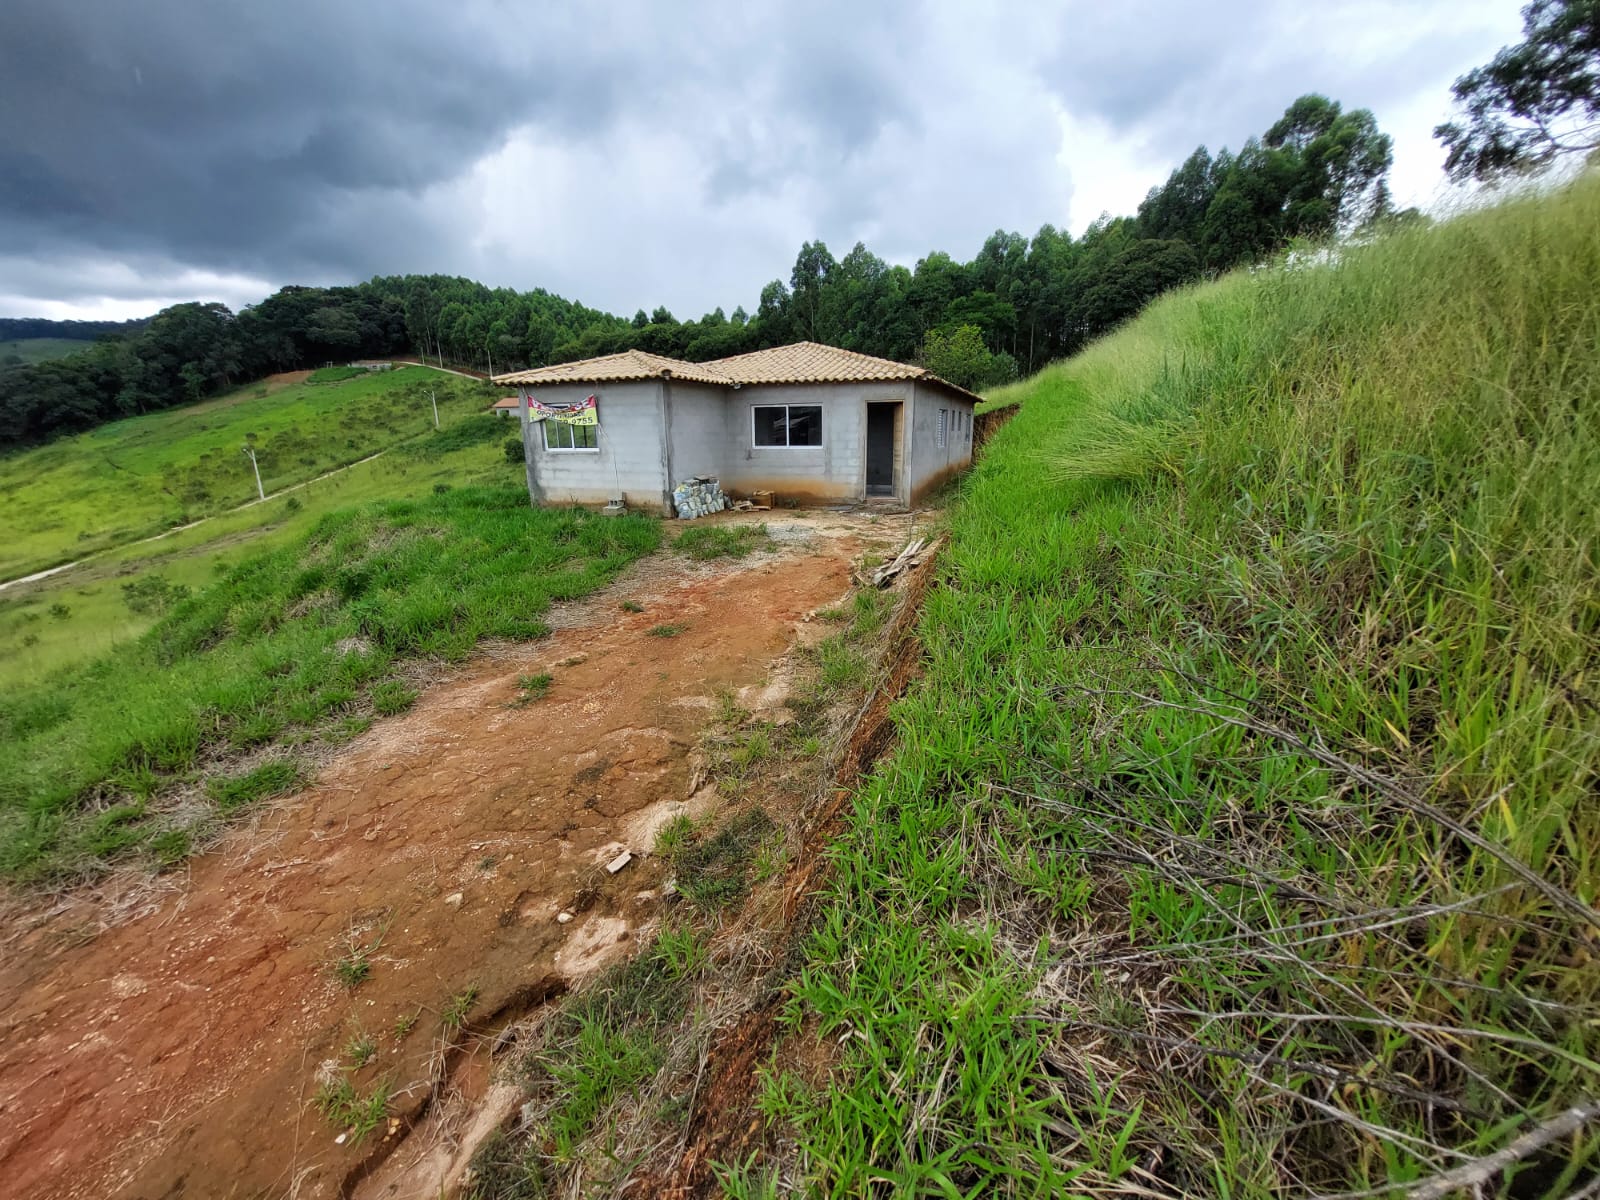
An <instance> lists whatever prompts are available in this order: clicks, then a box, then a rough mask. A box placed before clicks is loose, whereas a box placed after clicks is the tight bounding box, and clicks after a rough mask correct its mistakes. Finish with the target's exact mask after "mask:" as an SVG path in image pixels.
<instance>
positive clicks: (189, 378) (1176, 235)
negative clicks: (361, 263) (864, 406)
mask: <svg viewBox="0 0 1600 1200" xmlns="http://www.w3.org/2000/svg"><path fill="white" fill-rule="evenodd" d="M1390 161H1391V150H1390V139H1389V138H1388V137H1387V136H1386V135H1385V134H1383V133H1382V132H1380V130H1379V129H1378V127H1377V123H1376V121H1375V120H1374V118H1373V116H1372V114H1371V113H1370V112H1369V111H1367V110H1365V109H1357V110H1354V111H1350V112H1346V111H1344V110H1343V108H1342V107H1341V105H1340V104H1339V103H1337V102H1336V101H1333V100H1330V99H1327V98H1326V97H1323V96H1317V95H1308V96H1303V97H1301V98H1300V99H1298V100H1296V101H1295V102H1294V103H1293V104H1291V105H1290V106H1289V108H1288V109H1287V110H1286V111H1285V113H1284V114H1283V116H1282V118H1280V119H1279V120H1278V121H1277V122H1275V123H1274V124H1273V125H1272V127H1271V128H1270V129H1268V130H1267V131H1266V132H1265V133H1264V134H1263V135H1262V136H1260V137H1259V138H1251V139H1250V140H1249V141H1247V142H1246V143H1245V144H1244V146H1243V147H1241V148H1240V149H1239V150H1238V151H1237V152H1230V151H1228V150H1225V149H1224V150H1222V151H1220V152H1218V153H1216V154H1212V153H1210V152H1209V151H1208V150H1207V149H1206V147H1204V146H1201V147H1199V148H1198V149H1196V150H1195V151H1194V153H1193V154H1191V155H1190V156H1189V157H1188V158H1187V159H1186V160H1185V161H1184V162H1183V163H1182V164H1181V165H1180V166H1179V167H1177V169H1175V170H1174V171H1173V172H1172V174H1171V175H1170V177H1169V178H1168V179H1167V180H1166V182H1165V183H1163V184H1161V185H1159V186H1157V187H1155V188H1152V189H1151V191H1150V193H1149V194H1148V195H1147V196H1146V198H1145V200H1144V202H1143V203H1142V204H1140V206H1139V209H1138V212H1137V213H1135V214H1133V215H1131V216H1123V217H1115V218H1113V217H1111V216H1109V215H1106V216H1103V217H1102V218H1101V219H1100V220H1098V221H1096V222H1095V223H1094V224H1093V225H1091V226H1090V227H1089V228H1088V229H1087V230H1086V231H1085V232H1084V234H1083V235H1082V236H1081V237H1078V238H1074V237H1072V236H1071V235H1070V234H1068V233H1065V232H1062V231H1060V230H1058V229H1056V228H1055V227H1054V226H1051V225H1046V226H1044V227H1043V228H1041V229H1040V230H1039V231H1038V232H1037V233H1036V234H1034V236H1033V237H1032V238H1028V237H1025V236H1023V235H1022V234H1020V233H1007V232H1004V231H998V232H996V233H995V234H993V235H992V236H991V237H990V238H989V239H988V240H987V241H985V242H984V244H983V247H982V248H981V249H980V250H979V251H978V253H977V255H976V257H974V258H973V259H972V261H971V262H960V261H958V260H956V259H954V258H952V257H951V256H950V255H949V254H946V253H943V252H934V253H931V254H929V255H928V256H927V257H925V258H923V259H921V260H920V261H919V262H918V263H917V264H916V266H915V268H914V269H910V270H908V269H907V268H905V267H902V266H891V265H889V264H888V263H886V262H884V260H883V259H881V258H879V257H877V256H876V255H874V254H873V253H872V252H871V251H869V250H868V249H867V248H866V247H865V246H864V245H861V244H859V243H858V244H857V245H856V246H855V247H854V248H852V249H851V250H850V252H849V253H847V254H846V255H845V256H844V257H843V258H842V259H836V258H835V257H834V256H833V254H832V253H830V252H829V250H828V248H827V246H825V245H824V244H823V243H822V242H820V241H819V242H807V243H806V244H805V245H804V246H802V247H801V249H800V253H799V256H798V257H797V258H796V260H795V264H794V269H793V270H792V271H791V272H790V276H789V281H788V283H784V282H783V281H782V280H774V281H773V282H771V283H769V284H768V285H767V286H766V287H765V288H764V289H762V292H761V296H760V300H759V303H758V305H757V308H756V311H755V312H754V313H753V314H751V313H747V312H746V311H745V310H744V309H743V308H742V307H741V308H736V309H735V310H734V311H733V313H732V315H727V314H725V313H724V312H723V310H722V309H721V308H718V309H717V310H715V311H714V312H712V313H709V314H707V315H706V316H704V317H701V318H700V319H699V320H696V321H678V320H676V319H675V318H674V317H673V315H672V314H671V313H670V312H668V311H667V310H666V309H665V308H657V309H655V311H654V312H652V313H646V312H645V311H643V310H642V309H641V310H640V311H639V312H638V313H636V314H635V315H634V317H633V318H632V319H631V320H628V319H625V318H622V317H618V316H613V315H611V314H608V313H604V312H600V311H597V310H595V309H591V308H586V307H585V306H583V305H581V304H577V303H574V302H572V301H569V300H565V299H562V298H561V297H559V296H555V295H552V294H550V293H549V292H546V291H544V290H542V289H535V290H533V291H529V292H518V291H516V290H514V289H510V288H489V287H485V286H484V285H482V284H479V283H474V282H472V281H470V280H466V279H459V278H451V277H446V276H438V275H428V276H417V275H407V276H393V277H379V278H375V279H372V280H369V281H367V282H366V283H362V284H359V285H356V286H352V287H328V288H323V287H285V288H283V289H282V290H281V291H279V292H277V293H275V294H274V295H272V296H270V297H268V298H267V299H266V300H263V301H262V302H261V303H260V304H256V305H252V306H250V307H248V308H246V309H244V310H243V311H241V312H239V313H233V312H231V311H230V310H229V309H228V308H227V307H226V306H225V305H222V304H216V303H210V304H206V303H191V304H179V305H175V306H173V307H172V308H168V309H165V310H163V311H162V312H160V313H159V314H157V315H156V316H155V317H154V318H152V319H150V320H149V321H148V322H133V323H129V326H128V327H127V328H123V329H118V330H106V331H98V332H100V333H101V336H100V337H99V338H98V340H96V341H95V342H93V343H92V344H91V345H90V346H89V347H88V348H87V349H85V350H84V351H83V352H82V353H79V354H74V355H71V356H70V357H67V358H64V359H59V360H56V361H52V362H45V363H39V364H37V365H33V366H17V365H13V366H10V367H6V368H0V446H12V445H18V444H23V443H29V442H37V441H42V440H46V439H48V438H51V437H54V436H57V435H59V434H62V433H67V432H72V431H75V430H81V429H85V428H88V427H90V426H93V425H95V424H98V423H100V422H103V421H108V420H113V419H115V418H118V417H123V416H130V415H133V414H136V413H142V412H148V411H151V410H153V409H160V408H167V407H170V406H173V405H177V404H184V403H189V402H192V401H195V400H200V399H203V398H204V397H206V396H210V395H214V394H216V393H217V392H220V391H222V390H224V389H226V388H229V387H231V386H235V385H237V384H239V383H241V382H246V381H249V380H252V379H257V378H260V377H262V376H264V375H267V374H271V373H273V372H277V371H286V370H294V369H296V368H300V367H307V366H320V365H322V364H323V363H326V362H330V361H334V362H343V361H347V360H349V359H352V358H362V357H372V356H387V355H396V354H420V355H423V356H425V357H428V358H430V359H434V360H437V361H441V362H446V363H451V364H456V365H466V366H473V367H478V368H486V367H488V366H489V365H490V364H491V363H492V365H493V368H494V370H496V371H505V370H511V369H517V368H522V367H527V366H537V365H541V364H544V363H550V362H564V361H570V360H572V359H577V358H586V357H589V356H591V355H597V354H609V353H614V352H617V351H619V350H624V349H628V348H630V347H638V348H640V349H643V350H648V351H651V352H654V353H657V354H665V355H670V356H673V357H677V358H685V359H691V360H700V361H703V360H706V359H712V358H720V357H723V356H725V355H729V354H739V353H742V352H744V351H747V350H756V349H762V348H764V347H768V346H775V345H782V344H784V343H787V342H791V341H796V340H811V341H818V342H826V343H829V344H832V345H837V346H842V347H844V348H846V349H851V350H859V351H861V352H863V353H867V354H876V355H880V356H882V357H885V358H893V359H899V360H903V361H913V360H915V361H922V362H924V363H926V364H927V365H928V366H929V367H930V368H931V369H932V370H934V371H935V372H936V373H938V374H940V375H943V376H945V377H946V378H948V379H950V380H952V381H953V382H956V383H960V384H963V385H965V386H968V387H983V386H987V385H989V384H993V383H998V382H1003V381H1004V380H1006V379H1009V378H1011V377H1013V376H1014V375H1016V374H1018V373H1019V372H1031V371H1033V370H1036V369H1037V368H1039V367H1040V366H1042V365H1044V364H1045V363H1046V362H1049V361H1050V360H1052V359H1055V358H1060V357H1062V356H1063V355H1067V354H1071V353H1072V352H1073V351H1075V350H1077V349H1078V348H1079V347H1081V346H1082V345H1083V344H1084V343H1086V342H1088V341H1089V340H1091V339H1093V338H1095V337H1098V336H1099V335H1101V334H1103V333H1105V332H1107V331H1108V330H1110V329H1112V328H1114V327H1115V326H1117V325H1119V324H1120V323H1122V322H1123V321H1125V320H1127V319H1128V318H1129V317H1131V316H1132V315H1133V314H1134V313H1136V312H1137V311H1138V310H1139V309H1140V308H1141V307H1143V306H1144V304H1145V303H1146V302H1148V301H1149V300H1150V299H1151V298H1152V297H1154V296H1156V295H1158V294H1160V293H1161V292H1164V291H1166V290H1168V289H1170V288H1173V287H1177V286H1179V285H1182V284H1184V283H1188V282H1191V281H1193V280H1195V279H1198V278H1201V277H1203V276H1206V275H1210V274H1215V273H1217V272H1220V271H1225V270H1228V269H1229V268H1232V267H1235V266H1238V265H1240V264H1245V263H1250V262H1255V261H1259V260H1261V259H1264V258H1266V257H1269V256H1270V255H1272V254H1273V253H1275V252H1277V251H1278V250H1280V249H1282V248H1283V247H1284V246H1286V245H1288V244H1289V243H1290V242H1291V241H1294V240H1295V239H1302V238H1304V239H1326V238H1329V237H1333V236H1336V235H1338V234H1341V233H1347V232H1349V231H1351V230H1354V229H1358V228H1362V227H1365V226H1368V225H1370V224H1372V223H1373V222H1376V221H1380V220H1392V219H1398V218H1397V215H1396V214H1394V213H1393V212H1392V211H1391V205H1390V201H1389V193H1388V188H1387V183H1386V180H1387V176H1388V171H1389V166H1390ZM9 324H11V325H28V324H30V322H28V321H26V320H24V321H21V322H16V321H13V322H10V323H9ZM13 336H37V335H13ZM52 336H62V335H61V334H60V333H59V332H57V333H55V334H53V335H52Z"/></svg>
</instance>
